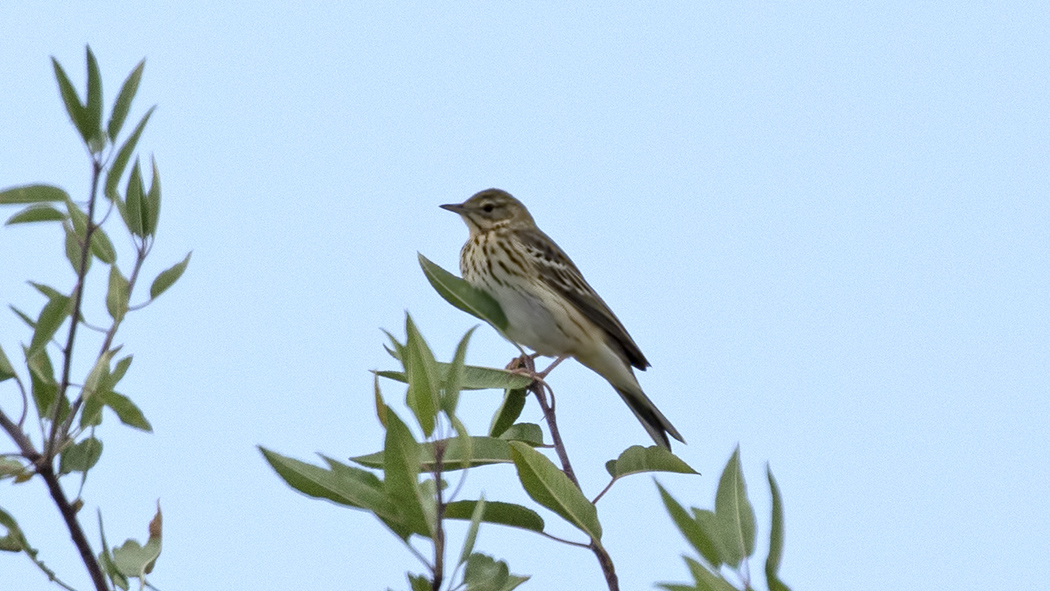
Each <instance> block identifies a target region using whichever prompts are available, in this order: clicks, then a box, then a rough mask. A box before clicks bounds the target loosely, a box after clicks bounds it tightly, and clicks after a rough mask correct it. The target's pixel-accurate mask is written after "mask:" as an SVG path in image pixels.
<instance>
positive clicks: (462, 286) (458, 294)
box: [419, 254, 507, 333]
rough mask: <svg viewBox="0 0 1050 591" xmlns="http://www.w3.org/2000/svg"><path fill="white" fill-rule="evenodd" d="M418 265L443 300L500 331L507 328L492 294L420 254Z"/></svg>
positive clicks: (505, 318) (501, 311) (504, 318)
mask: <svg viewBox="0 0 1050 591" xmlns="http://www.w3.org/2000/svg"><path fill="white" fill-rule="evenodd" d="M419 265H420V267H422V268H423V273H424V274H425V275H426V276H427V280H428V281H430V285H432V286H433V287H434V290H435V291H437V292H438V294H439V295H440V296H441V297H443V298H445V301H447V302H448V303H450V304H452V305H453V306H455V307H457V308H459V309H460V310H463V311H464V312H466V313H468V314H471V315H473V316H476V317H477V318H480V319H481V320H484V321H485V322H488V323H489V324H491V325H492V326H494V327H496V328H497V329H498V330H499V331H500V333H502V332H504V331H506V330H507V316H506V315H505V314H504V313H503V309H502V308H500V306H499V303H497V302H496V300H494V299H492V296H490V295H489V294H487V293H485V292H483V291H481V290H480V289H477V288H475V287H474V286H472V285H470V284H469V283H467V282H466V281H464V280H462V279H460V278H459V277H456V276H455V275H453V274H452V273H449V272H448V271H446V270H444V269H442V268H441V267H440V266H438V265H437V264H435V263H433V262H431V261H430V260H429V259H427V257H425V256H423V255H422V254H420V255H419Z"/></svg>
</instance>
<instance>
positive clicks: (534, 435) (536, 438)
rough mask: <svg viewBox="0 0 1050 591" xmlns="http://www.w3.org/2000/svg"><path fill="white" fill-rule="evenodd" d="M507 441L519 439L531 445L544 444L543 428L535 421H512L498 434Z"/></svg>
mask: <svg viewBox="0 0 1050 591" xmlns="http://www.w3.org/2000/svg"><path fill="white" fill-rule="evenodd" d="M499 438H500V439H505V440H507V441H521V442H524V443H527V444H529V445H531V446H533V447H535V446H537V445H544V443H543V429H542V428H541V427H540V426H539V425H537V424H536V423H514V424H513V425H511V426H510V428H509V429H507V430H506V431H504V432H503V433H501V434H500V436H499Z"/></svg>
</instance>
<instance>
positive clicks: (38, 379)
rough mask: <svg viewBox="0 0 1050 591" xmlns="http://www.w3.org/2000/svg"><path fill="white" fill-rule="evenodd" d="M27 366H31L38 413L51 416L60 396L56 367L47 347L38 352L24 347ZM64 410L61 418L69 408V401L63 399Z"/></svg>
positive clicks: (60, 417) (60, 418) (31, 379)
mask: <svg viewBox="0 0 1050 591" xmlns="http://www.w3.org/2000/svg"><path fill="white" fill-rule="evenodd" d="M24 354H25V358H26V366H27V367H28V368H29V379H30V381H31V387H32V393H33V402H34V403H35V404H36V410H37V414H39V415H40V416H42V417H49V418H50V417H51V415H52V405H53V404H54V403H55V397H56V396H58V385H57V384H56V383H55V369H54V367H52V365H51V358H50V357H49V356H48V354H47V349H46V348H45V349H40V351H38V352H37V353H34V354H32V355H30V354H29V348H28V347H25V348H24ZM62 406H63V409H62V412H60V413H59V420H62V419H63V418H64V417H65V410H66V409H68V408H69V402H68V401H66V400H63V401H62Z"/></svg>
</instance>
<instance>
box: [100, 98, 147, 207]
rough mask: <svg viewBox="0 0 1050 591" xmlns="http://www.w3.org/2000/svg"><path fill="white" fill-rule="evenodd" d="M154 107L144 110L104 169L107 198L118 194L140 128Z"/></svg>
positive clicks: (140, 133) (143, 126) (142, 127)
mask: <svg viewBox="0 0 1050 591" xmlns="http://www.w3.org/2000/svg"><path fill="white" fill-rule="evenodd" d="M154 109H156V107H150V109H149V111H146V114H145V115H143V116H142V119H141V120H140V121H139V124H138V125H136V126H135V130H134V131H132V132H131V135H130V136H128V139H127V140H125V141H124V144H123V145H122V146H120V150H117V155H116V157H115V158H113V163H112V164H111V165H110V166H109V170H108V171H106V191H105V194H106V197H108V198H109V199H115V198H116V197H117V196H118V195H117V185H119V184H120V178H121V177H122V176H124V169H125V168H127V166H128V162H130V161H131V155H132V154H133V153H134V152H135V146H136V145H138V142H139V137H140V136H141V135H142V130H143V129H145V128H146V123H147V122H148V121H149V118H150V115H152V114H153V110H154Z"/></svg>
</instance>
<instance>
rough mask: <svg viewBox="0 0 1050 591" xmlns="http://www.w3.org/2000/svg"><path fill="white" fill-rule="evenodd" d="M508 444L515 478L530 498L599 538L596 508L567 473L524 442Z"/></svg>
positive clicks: (596, 540) (599, 531)
mask: <svg viewBox="0 0 1050 591" xmlns="http://www.w3.org/2000/svg"><path fill="white" fill-rule="evenodd" d="M510 448H511V449H510V455H511V458H512V459H513V460H514V466H515V467H516V468H517V469H518V479H519V480H520V481H521V485H522V487H524V488H525V492H527V493H528V494H529V496H530V497H531V498H532V500H534V501H536V502H537V503H539V504H540V505H543V506H544V507H546V508H548V509H550V510H551V511H554V512H555V513H557V514H558V515H560V516H561V517H562V518H563V519H565V520H566V521H568V522H569V523H571V524H572V525H574V526H575V527H577V528H578V529H580V530H581V531H582V532H584V533H585V534H587V535H588V536H590V538H591V539H592V540H593V541H594V542H598V541H599V540H601V538H602V526H601V524H600V523H599V522H598V511H597V510H596V509H595V508H594V505H593V504H591V502H590V501H589V500H587V497H585V496H583V492H582V491H580V489H579V488H577V487H576V485H575V484H573V483H572V481H571V480H569V477H568V476H566V475H565V473H564V472H562V471H561V470H559V469H558V467H557V466H555V465H554V463H553V462H551V461H550V460H549V459H547V456H545V455H543V454H541V453H540V452H538V451H536V450H534V449H532V448H531V447H529V446H528V445H526V444H524V443H521V442H519V441H512V442H510Z"/></svg>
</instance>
